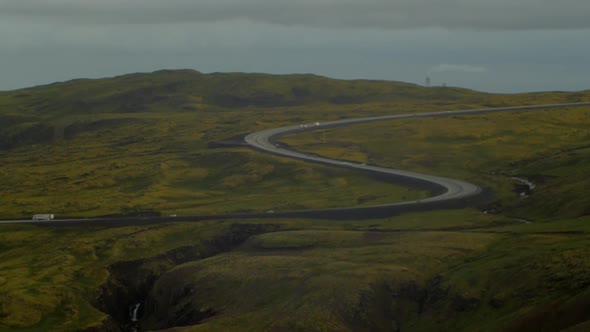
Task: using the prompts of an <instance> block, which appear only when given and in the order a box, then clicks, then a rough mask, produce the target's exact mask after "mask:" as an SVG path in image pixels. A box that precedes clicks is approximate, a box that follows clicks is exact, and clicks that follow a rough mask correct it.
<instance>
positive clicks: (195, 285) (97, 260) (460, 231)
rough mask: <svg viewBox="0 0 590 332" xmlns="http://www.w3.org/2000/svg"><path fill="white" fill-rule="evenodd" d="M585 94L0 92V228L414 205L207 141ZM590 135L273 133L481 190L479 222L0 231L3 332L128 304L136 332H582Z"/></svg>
mask: <svg viewBox="0 0 590 332" xmlns="http://www.w3.org/2000/svg"><path fill="white" fill-rule="evenodd" d="M587 100H590V92H588V91H586V92H576V93H564V92H547V93H532V94H515V95H497V94H485V93H479V92H476V91H470V90H465V89H459V88H442V87H440V88H425V87H420V86H416V85H412V84H405V83H400V82H382V81H340V80H333V79H329V78H324V77H318V76H313V75H286V76H274V75H264V74H240V73H228V74H221V73H216V74H202V73H198V72H195V71H188V70H187V71H160V72H155V73H151V74H131V75H124V76H119V77H115V78H107V79H98V80H74V81H70V82H64V83H56V84H51V85H47V86H41V87H34V88H29V89H22V90H17V91H9V92H0V122H1V124H2V125H1V126H0V158H2V161H3V164H2V166H1V167H2V172H0V192H1V193H2V195H1V196H0V217H2V218H12V217H22V218H30V215H31V214H33V213H37V212H42V211H48V212H53V213H56V214H58V215H61V216H98V215H107V214H138V213H143V212H146V211H147V212H152V213H161V214H178V215H179V216H181V215H182V214H188V213H221V212H236V211H268V210H282V209H304V208H312V207H337V206H350V205H358V204H378V203H386V202H392V201H396V200H405V199H411V198H419V197H424V195H425V194H426V193H424V192H420V191H415V190H411V189H408V188H404V187H400V186H395V185H392V184H389V183H381V182H379V181H378V180H377V179H373V178H368V177H366V176H364V175H362V174H355V173H353V172H349V171H345V170H334V169H331V168H327V167H323V166H319V165H308V164H304V163H301V162H297V161H291V160H283V159H280V158H275V157H272V156H265V155H262V154H260V153H257V152H255V151H251V150H249V149H246V148H244V147H240V146H233V147H229V148H224V149H218V148H211V147H212V146H214V145H211V143H214V142H217V141H220V140H225V139H228V138H231V137H235V136H237V135H239V134H244V133H248V132H251V131H255V130H259V129H264V128H271V127H275V126H281V125H285V124H293V123H301V122H313V121H323V120H328V119H338V118H344V117H363V116H370V115H385V114H395V113H405V112H414V111H420V112H422V111H424V112H426V111H444V110H451V109H466V108H476V107H494V106H509V105H526V104H542V103H558V102H577V101H587ZM589 119H590V111H589V110H588V109H576V110H567V109H563V110H554V111H546V112H535V113H526V114H522V113H517V112H516V113H506V114H501V115H500V114H497V115H491V114H490V115H485V116H481V117H475V116H473V117H460V118H448V119H420V120H408V121H398V122H395V123H383V124H371V125H363V126H358V127H354V128H345V129H337V130H336V129H335V130H334V131H329V132H328V133H327V137H328V139H329V140H328V141H327V142H326V143H323V137H322V135H321V134H320V135H318V134H317V133H309V134H303V135H297V136H294V137H286V138H285V139H284V141H285V142H288V143H289V144H291V145H293V146H296V147H297V148H300V149H303V150H309V151H314V152H317V153H319V154H323V155H327V156H336V157H338V158H345V159H351V160H358V161H361V160H362V161H367V162H372V163H376V164H380V165H389V166H399V167H401V168H404V169H410V170H417V171H422V172H430V173H433V174H439V175H447V176H453V177H457V178H461V179H467V180H470V181H473V182H476V183H478V184H481V185H485V186H487V187H490V188H493V190H494V192H495V198H494V200H493V201H491V202H490V204H489V205H487V206H482V207H481V209H477V208H469V209H461V210H449V211H435V212H428V213H414V214H406V215H402V216H397V217H391V218H388V219H384V220H367V221H364V220H358V221H321V220H278V219H275V218H268V219H265V220H249V221H247V222H241V221H226V220H219V221H210V222H202V223H183V222H182V217H180V218H179V222H178V223H171V224H162V225H152V226H133V227H120V228H107V227H96V226H93V227H71V228H58V227H34V226H3V227H0V330H30V331H77V330H86V331H104V330H111V331H117V330H121V329H122V330H130V329H131V325H133V323H132V322H131V321H130V314H131V312H130V308H132V307H135V304H136V303H141V306H140V308H141V310H140V311H139V317H140V325H141V327H142V328H143V329H150V330H153V329H167V328H172V327H178V328H177V329H176V330H186V331H248V330H278V331H285V330H286V331H298V330H302V331H375V330H403V331H424V330H433V329H437V330H442V331H473V330H482V331H556V330H561V329H566V328H570V327H571V328H574V327H575V326H576V325H579V326H580V327H579V328H583V327H584V324H587V323H586V322H587V321H590V316H589V315H588V314H587V313H586V311H585V309H584V308H585V307H586V305H587V304H588V303H590V295H589V294H590V293H589V291H588V290H589V288H588V287H589V286H590V276H589V275H588V273H587V272H586V271H588V268H589V266H588V262H587V260H586V259H585V257H587V255H588V249H587V246H586V243H587V241H588V240H589V239H590V229H589V228H588V221H590V219H589V216H588V210H587V206H588V200H587V195H585V194H586V192H587V189H586V187H585V173H586V172H585V170H586V169H588V166H589V165H588V160H589V159H588V146H590V136H589V135H588V131H587V128H588V127H589V125H590V123H589V122H590V120H589ZM513 177H522V178H523V179H527V180H529V181H532V182H534V183H535V185H536V187H535V189H534V190H533V191H532V192H531V191H527V190H526V188H525V187H526V186H523V184H522V183H521V182H518V181H516V180H514V179H511V178H513ZM523 191H525V192H526V198H521V193H522V192H523ZM484 210H485V212H486V213H484ZM524 219H527V220H528V221H527V220H524ZM525 221H526V222H531V221H532V223H524V222H525Z"/></svg>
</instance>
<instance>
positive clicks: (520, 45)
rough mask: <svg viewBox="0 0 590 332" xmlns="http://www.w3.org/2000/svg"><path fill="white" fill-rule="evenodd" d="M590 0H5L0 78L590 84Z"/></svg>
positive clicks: (11, 85)
mask: <svg viewBox="0 0 590 332" xmlns="http://www.w3.org/2000/svg"><path fill="white" fill-rule="evenodd" d="M589 15H590V1H588V0H560V1H555V0H0V59H1V61H0V90H9V89H16V88H20V87H27V86H33V85H38V84H45V83H51V82H55V81H63V80H68V79H73V78H80V77H108V76H114V75H119V74H124V73H130V72H138V71H142V72H145V71H153V70H159V69H175V68H191V69H195V70H199V71H202V72H214V71H222V72H228V71H240V72H267V73H315V74H320V75H325V76H330V77H335V78H346V79H349V78H368V79H386V80H398V81H406V82H413V83H419V84H423V83H424V82H425V78H426V77H427V76H429V77H431V80H432V84H433V85H438V84H443V83H446V84H448V85H453V86H463V87H467V88H472V89H477V90H483V91H491V92H522V91H540V90H587V89H590V37H589V36H590V19H588V16H589Z"/></svg>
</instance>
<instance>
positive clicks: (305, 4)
mask: <svg viewBox="0 0 590 332" xmlns="http://www.w3.org/2000/svg"><path fill="white" fill-rule="evenodd" d="M588 13H590V1H587V0H560V1H548V0H519V1H514V0H126V1H121V0H2V2H1V3H0V17H1V16H4V17H23V18H30V19H32V20H36V19H52V20H59V21H61V22H69V23H105V24H113V23H119V24H126V23H137V24H153V23H183V22H212V21H224V20H236V19H242V20H244V19H245V20H251V21H254V22H263V23H272V24H278V25H305V26H315V27H336V28H340V27H348V28H350V27H367V28H382V29H412V28H422V27H442V28H448V29H482V30H488V29H491V30H530V29H581V28H590V20H588V18H587V17H588Z"/></svg>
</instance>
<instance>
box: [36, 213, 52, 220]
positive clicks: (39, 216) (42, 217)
mask: <svg viewBox="0 0 590 332" xmlns="http://www.w3.org/2000/svg"><path fill="white" fill-rule="evenodd" d="M54 217H55V216H54V215H53V214H36V215H34V216H33V220H39V221H48V220H53V218H54Z"/></svg>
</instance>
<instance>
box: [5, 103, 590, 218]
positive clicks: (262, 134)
mask: <svg viewBox="0 0 590 332" xmlns="http://www.w3.org/2000/svg"><path fill="white" fill-rule="evenodd" d="M581 106H590V102H582V103H565V104H547V105H531V106H515V107H499V108H483V109H471V110H460V111H444V112H431V113H410V114H400V115H387V116H378V117H368V118H359V119H346V120H337V121H329V122H322V123H318V122H315V123H308V124H299V125H293V126H287V127H281V128H274V129H268V130H263V131H259V132H255V133H252V134H249V135H247V136H246V137H245V142H246V143H247V144H248V145H250V146H251V147H253V148H255V149H257V150H259V151H263V152H267V153H271V154H274V155H278V156H282V157H287V158H294V159H300V160H304V161H308V162H314V163H319V164H325V165H330V166H336V167H342V168H349V169H356V170H359V171H363V172H367V173H369V174H372V175H378V176H385V177H387V178H393V179H394V180H395V181H396V182H399V183H405V184H407V185H411V186H414V187H420V188H423V189H429V190H430V191H431V192H432V193H434V195H433V196H431V197H429V198H426V199H422V200H415V201H407V202H398V203H391V204H384V205H377V206H367V207H345V208H331V209H318V210H304V211H284V212H276V213H274V212H272V213H248V214H228V215H194V216H178V217H124V218H87V219H61V220H53V221H34V220H5V221H0V224H17V223H18V224H21V223H22V224H35V225H51V226H66V225H102V226H126V225H135V224H153V223H161V222H174V221H199V220H208V219H227V218H265V217H266V218H269V217H290V218H336V219H358V218H382V217H386V216H391V215H394V214H397V213H401V212H406V211H421V210H428V209H437V208H441V207H457V206H466V205H469V204H472V203H473V202H474V201H475V199H476V198H477V197H478V196H481V194H482V192H483V191H482V189H481V188H480V187H478V186H476V185H474V184H471V183H468V182H465V181H461V180H457V179H451V178H446V177H440V176H434V175H428V174H420V173H415V172H410V171H404V170H398V169H390V168H385V167H379V166H373V165H366V164H362V163H355V162H350V161H344V160H335V159H329V158H324V157H321V156H317V155H312V154H306V153H303V152H298V151H294V150H291V149H289V148H287V147H285V146H283V145H281V144H279V143H277V140H278V139H280V138H281V137H282V136H285V135H287V134H294V133H299V132H305V131H312V130H318V129H325V128H334V127H344V126H350V125H355V124H361V123H370V122H378V121H390V120H398V119H411V118H431V117H448V116H458V115H471V114H484V113H495V112H506V111H534V110H543V109H551V108H567V107H581Z"/></svg>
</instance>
